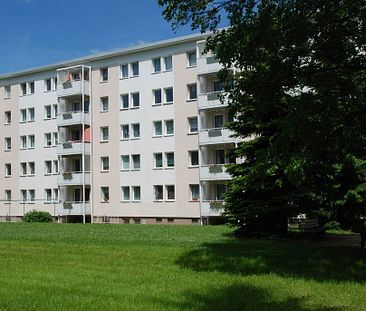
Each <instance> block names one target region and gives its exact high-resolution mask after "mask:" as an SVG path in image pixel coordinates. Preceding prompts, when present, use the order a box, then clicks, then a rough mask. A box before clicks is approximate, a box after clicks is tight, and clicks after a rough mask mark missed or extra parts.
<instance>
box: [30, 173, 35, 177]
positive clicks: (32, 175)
mask: <svg viewBox="0 0 366 311" xmlns="http://www.w3.org/2000/svg"><path fill="white" fill-rule="evenodd" d="M34 176H36V175H35V174H31V175H28V177H34Z"/></svg>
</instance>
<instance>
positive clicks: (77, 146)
mask: <svg viewBox="0 0 366 311" xmlns="http://www.w3.org/2000/svg"><path fill="white" fill-rule="evenodd" d="M84 148H85V154H90V143H87V142H85V143H83V142H82V141H70V142H64V143H61V144H59V145H58V147H57V154H58V155H72V154H83V153H84Z"/></svg>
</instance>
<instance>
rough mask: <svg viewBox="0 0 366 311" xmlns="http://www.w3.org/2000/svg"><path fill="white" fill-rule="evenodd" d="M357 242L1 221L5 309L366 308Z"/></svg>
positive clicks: (0, 299) (1, 305)
mask: <svg viewBox="0 0 366 311" xmlns="http://www.w3.org/2000/svg"><path fill="white" fill-rule="evenodd" d="M365 281H366V258H365V254H364V253H363V252H362V251H361V250H359V248H358V247H357V246H355V247H352V246H339V245H337V244H334V243H333V244H332V243H330V244H329V243H324V242H321V243H310V242H305V241H301V240H299V241H288V240H287V241H286V240H283V241H281V240H255V239H246V240H237V239H235V238H234V237H233V236H232V229H230V228H229V227H226V226H218V227H211V226H206V227H199V226H160V225H159V226H148V225H81V224H62V225H58V224H24V223H20V224H14V223H13V224H8V223H1V224H0V310H27V311H28V310H37V311H41V310H207V311H208V310H268V311H269V310H300V311H301V310H366V283H365Z"/></svg>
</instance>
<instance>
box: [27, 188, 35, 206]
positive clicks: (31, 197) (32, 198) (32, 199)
mask: <svg viewBox="0 0 366 311" xmlns="http://www.w3.org/2000/svg"><path fill="white" fill-rule="evenodd" d="M28 194H29V202H31V203H34V202H35V201H36V191H35V190H34V189H30V190H28Z"/></svg>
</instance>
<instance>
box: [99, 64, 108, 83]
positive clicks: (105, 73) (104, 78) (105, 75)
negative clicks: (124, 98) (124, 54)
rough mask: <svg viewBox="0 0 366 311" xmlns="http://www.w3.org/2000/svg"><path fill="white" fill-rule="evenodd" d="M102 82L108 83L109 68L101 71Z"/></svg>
mask: <svg viewBox="0 0 366 311" xmlns="http://www.w3.org/2000/svg"><path fill="white" fill-rule="evenodd" d="M100 81H101V82H105V81H108V68H107V67H106V68H101V69H100Z"/></svg>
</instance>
